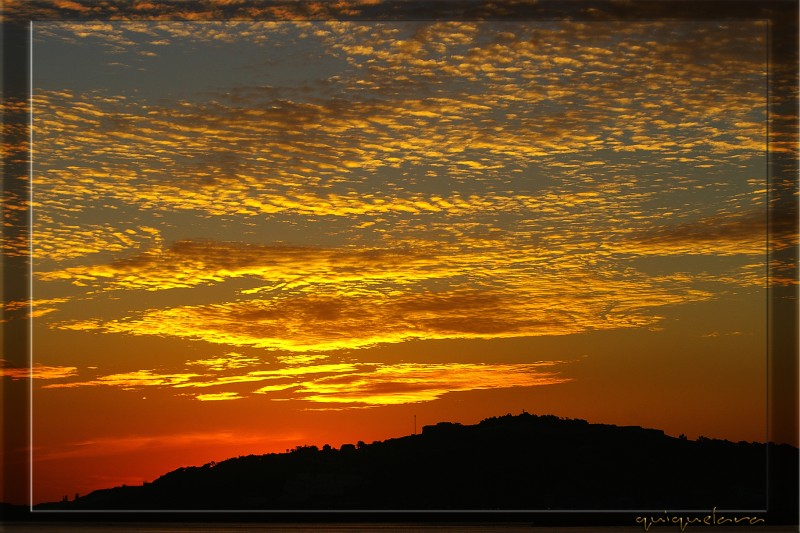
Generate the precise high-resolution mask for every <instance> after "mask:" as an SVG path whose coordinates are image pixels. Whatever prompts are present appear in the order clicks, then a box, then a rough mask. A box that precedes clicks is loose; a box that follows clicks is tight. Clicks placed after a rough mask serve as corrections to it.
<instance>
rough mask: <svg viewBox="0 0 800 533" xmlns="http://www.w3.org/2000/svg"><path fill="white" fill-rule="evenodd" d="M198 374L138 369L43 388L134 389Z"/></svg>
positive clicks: (188, 377) (174, 381)
mask: <svg viewBox="0 0 800 533" xmlns="http://www.w3.org/2000/svg"><path fill="white" fill-rule="evenodd" d="M199 376H200V375H199V374H189V373H183V374H159V373H157V372H154V371H152V370H138V371H136V372H125V373H121V374H111V375H108V376H101V377H98V378H97V379H94V380H91V381H79V382H69V383H55V384H50V385H45V386H44V387H42V388H45V389H62V388H73V387H87V386H97V385H106V386H109V387H120V388H122V389H124V390H134V389H137V388H140V387H150V386H165V385H172V386H174V385H178V384H181V383H185V382H187V381H189V380H191V379H192V378H196V377H199Z"/></svg>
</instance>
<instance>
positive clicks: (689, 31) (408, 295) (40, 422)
mask: <svg viewBox="0 0 800 533" xmlns="http://www.w3.org/2000/svg"><path fill="white" fill-rule="evenodd" d="M32 32H33V63H32V64H33V80H32V83H33V93H34V95H33V100H32V108H33V111H32V120H33V128H34V140H33V173H32V182H33V196H32V199H33V225H32V231H33V239H32V247H33V257H34V260H33V302H32V304H33V305H32V307H31V316H32V317H33V348H32V356H33V377H34V379H33V412H32V420H33V441H32V448H33V452H32V454H33V455H32V457H33V499H34V502H40V501H52V500H60V499H61V498H62V497H63V496H64V495H69V496H70V498H72V497H73V496H74V494H75V493H81V494H85V493H87V492H89V491H91V490H94V489H98V488H104V487H110V486H115V485H120V484H122V483H126V484H140V483H142V482H143V481H150V480H152V479H154V478H155V477H157V476H158V475H160V474H163V473H165V472H167V471H169V470H172V469H175V468H178V467H180V466H188V465H201V464H204V463H207V462H210V461H219V460H222V459H226V458H228V457H233V456H239V455H247V454H254V453H255V454H258V453H268V452H283V451H284V450H286V449H289V448H293V447H295V446H297V445H304V444H314V445H317V446H322V445H323V444H326V443H327V444H331V445H333V446H335V447H338V446H340V445H341V444H343V443H355V442H356V441H358V440H363V441H366V442H371V441H373V440H379V439H386V438H391V437H399V436H403V435H407V434H410V433H412V432H413V431H414V425H413V424H414V417H415V416H416V420H417V430H418V431H419V430H420V428H421V427H422V426H423V425H426V424H432V423H436V422H439V421H443V420H448V421H457V422H462V423H476V422H478V421H480V420H481V419H482V418H485V417H488V416H495V415H503V414H506V413H512V414H518V413H520V412H522V410H525V411H528V412H531V413H537V414H555V415H557V416H562V417H570V418H583V419H587V420H589V421H591V422H603V423H611V424H618V425H641V426H645V427H655V428H660V429H663V430H665V431H666V432H667V433H668V434H671V435H675V436H677V435H679V434H681V433H684V434H686V435H687V436H689V437H690V438H696V437H698V436H700V435H705V436H707V437H717V438H726V439H730V440H735V441H738V440H748V441H761V442H763V441H764V440H765V439H766V431H767V419H766V378H767V373H766V371H767V362H766V353H767V352H766V343H767V296H766V292H765V284H766V273H767V264H766V255H765V254H766V250H767V238H766V225H765V222H766V216H767V215H766V207H767V202H766V201H767V195H766V191H767V182H766V180H767V173H766V167H767V157H766V136H767V130H766V118H767V108H766V99H765V94H766V87H767V85H766V82H767V78H766V74H767V25H766V23H765V22H764V21H756V20H753V21H747V20H739V21H737V20H729V21H723V22H719V21H708V20H703V21H685V20H684V21H657V20H654V21H630V20H629V21H613V20H605V21H602V22H600V21H598V22H592V21H567V20H562V21H558V20H551V21H542V20H538V21H530V20H519V21H468V20H462V21H458V20H447V21H426V20H407V21H399V20H394V21H392V20H385V21H334V20H306V21H300V20H288V21H263V22H254V21H252V20H239V21H199V22H194V21H174V20H173V21H157V20H143V21H114V20H105V21H52V22H45V21H37V22H35V23H34V24H33V26H32ZM772 244H773V245H774V246H776V247H778V248H780V247H786V246H793V245H794V244H795V241H794V239H789V240H784V241H781V240H776V241H775V242H774V243H772ZM5 245H6V250H5V253H6V254H11V255H14V254H17V255H24V254H27V253H28V243H27V242H26V241H22V240H19V241H16V242H13V241H7V242H6V243H5ZM785 281H786V280H781V279H774V280H773V282H774V283H782V282H785ZM27 306H28V302H27V301H16V302H7V303H6V310H7V311H9V310H11V311H13V310H14V309H22V308H26V307H27ZM3 372H4V373H5V376H6V378H5V379H6V380H12V381H14V380H16V381H23V380H24V379H25V377H26V376H27V372H28V370H27V369H20V368H12V367H8V366H7V367H6V368H5V369H4V370H3Z"/></svg>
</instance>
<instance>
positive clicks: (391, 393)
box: [256, 362, 570, 406]
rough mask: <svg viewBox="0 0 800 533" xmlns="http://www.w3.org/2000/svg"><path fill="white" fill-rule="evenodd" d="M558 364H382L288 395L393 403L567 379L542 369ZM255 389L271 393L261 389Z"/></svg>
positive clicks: (330, 400) (325, 400) (317, 399)
mask: <svg viewBox="0 0 800 533" xmlns="http://www.w3.org/2000/svg"><path fill="white" fill-rule="evenodd" d="M555 364H557V362H546V363H533V364H517V365H490V364H455V363H451V364H441V365H430V364H428V365H426V364H399V365H380V366H377V367H376V368H375V369H374V370H373V371H372V372H365V373H353V374H346V375H343V376H331V377H324V378H320V379H317V380H314V381H310V382H305V383H303V384H302V385H300V387H299V388H297V390H296V391H295V392H294V393H293V394H292V396H294V397H298V396H296V395H299V398H301V399H303V400H307V401H312V402H318V403H333V404H343V403H345V404H351V403H352V404H366V405H372V406H376V405H396V404H405V403H418V402H429V401H433V400H435V399H437V398H439V397H441V396H442V395H444V394H446V393H448V392H458V391H468V390H482V389H502V388H510V387H533V386H539V385H553V384H558V383H564V382H567V381H570V380H569V379H568V378H564V377H559V376H558V374H557V373H554V372H548V371H546V370H543V369H546V368H548V367H551V366H553V365H555ZM256 392H265V393H266V392H272V390H269V389H268V390H264V389H260V390H258V391H256Z"/></svg>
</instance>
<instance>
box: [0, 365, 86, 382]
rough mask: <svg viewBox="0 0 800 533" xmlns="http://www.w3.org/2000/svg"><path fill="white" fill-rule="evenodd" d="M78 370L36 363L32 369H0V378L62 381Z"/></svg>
mask: <svg viewBox="0 0 800 533" xmlns="http://www.w3.org/2000/svg"><path fill="white" fill-rule="evenodd" d="M77 371H78V369H77V367H74V366H47V365H43V364H40V363H36V364H34V365H33V367H32V368H10V367H2V368H0V376H3V377H9V378H11V379H14V380H17V379H62V378H69V377H72V376H74V375H75V374H76V373H77Z"/></svg>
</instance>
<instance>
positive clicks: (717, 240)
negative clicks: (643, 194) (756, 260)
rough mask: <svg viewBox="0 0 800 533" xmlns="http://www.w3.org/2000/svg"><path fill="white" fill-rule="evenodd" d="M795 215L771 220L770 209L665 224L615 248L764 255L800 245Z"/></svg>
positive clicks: (646, 252)
mask: <svg viewBox="0 0 800 533" xmlns="http://www.w3.org/2000/svg"><path fill="white" fill-rule="evenodd" d="M793 222H794V221H793V218H792V217H791V215H788V214H784V215H783V216H780V217H773V219H772V220H771V221H770V234H769V235H768V233H767V213H766V210H761V211H751V212H743V213H735V214H725V215H717V216H713V217H707V218H703V219H700V220H696V221H693V222H685V223H681V224H677V225H674V226H662V227H657V228H653V229H650V230H648V231H645V232H640V233H638V234H632V235H630V236H629V239H628V240H627V242H625V243H623V244H621V245H619V246H616V247H615V251H624V252H628V253H633V254H637V255H639V254H641V255H695V254H707V255H719V256H726V255H760V256H763V257H765V258H766V256H767V252H768V248H769V249H772V250H782V249H785V248H787V247H788V246H793V245H796V243H797V238H798V232H797V230H796V228H793V227H792V226H793Z"/></svg>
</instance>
